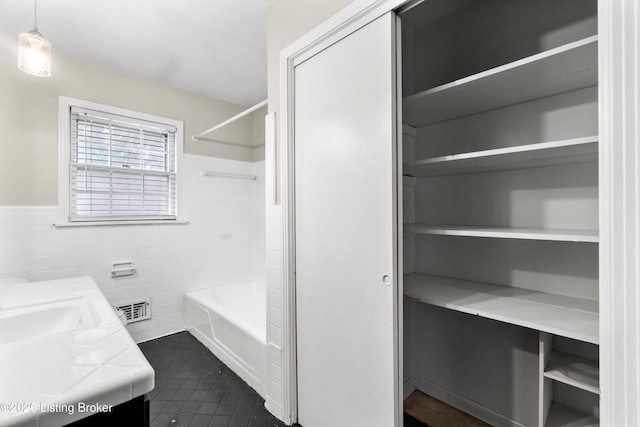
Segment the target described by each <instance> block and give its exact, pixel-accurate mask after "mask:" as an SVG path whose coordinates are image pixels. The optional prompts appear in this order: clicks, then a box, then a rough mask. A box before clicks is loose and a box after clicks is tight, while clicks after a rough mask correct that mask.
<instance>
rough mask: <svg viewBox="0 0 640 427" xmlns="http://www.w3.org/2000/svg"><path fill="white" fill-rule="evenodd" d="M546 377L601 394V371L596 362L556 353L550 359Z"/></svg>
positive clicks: (545, 373)
mask: <svg viewBox="0 0 640 427" xmlns="http://www.w3.org/2000/svg"><path fill="white" fill-rule="evenodd" d="M544 376H545V377H546V378H550V379H552V380H555V381H559V382H561V383H564V384H567V385H570V386H572V387H576V388H580V389H582V390H585V391H588V392H590V393H595V394H600V380H599V377H600V370H599V368H598V362H597V361H595V360H590V359H585V358H584V357H580V356H576V355H574V354H568V353H562V352H558V351H554V352H552V353H551V355H550V357H549V363H548V366H547V367H546V368H545V372H544Z"/></svg>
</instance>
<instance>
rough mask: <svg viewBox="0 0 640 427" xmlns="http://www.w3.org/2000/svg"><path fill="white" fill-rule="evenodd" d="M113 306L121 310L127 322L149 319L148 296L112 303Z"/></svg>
mask: <svg viewBox="0 0 640 427" xmlns="http://www.w3.org/2000/svg"><path fill="white" fill-rule="evenodd" d="M113 308H115V309H116V310H122V311H123V312H124V314H125V316H127V321H128V323H131V322H139V321H141V320H146V319H151V301H150V300H149V298H142V299H137V300H135V301H128V302H122V303H118V304H114V306H113Z"/></svg>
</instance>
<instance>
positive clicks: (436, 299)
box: [403, 273, 598, 344]
mask: <svg viewBox="0 0 640 427" xmlns="http://www.w3.org/2000/svg"><path fill="white" fill-rule="evenodd" d="M403 283H404V295H405V296H406V297H408V298H411V299H415V300H417V301H421V302H424V303H428V304H431V305H435V306H438V307H444V308H448V309H451V310H455V311H460V312H463V313H468V314H473V315H477V316H481V317H485V318H488V319H493V320H498V321H501V322H506V323H511V324H514V325H518V326H523V327H526V328H531V329H536V330H539V331H543V332H548V333H551V334H555V335H559V336H563V337H568V338H572V339H576V340H579V341H585V342H589V343H592V344H597V343H598V302H597V301H591V300H587V299H582V298H575V297H568V296H563V295H556V294H549V293H545V292H538V291H532V290H527V289H519V288H512V287H508V286H498V285H490V284H486V283H480V282H470V281H466V280H459V279H453V278H449V277H441V276H431V275H426V274H419V273H411V274H408V275H406V276H404V282H403Z"/></svg>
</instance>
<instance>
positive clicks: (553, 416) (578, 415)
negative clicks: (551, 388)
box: [545, 402, 600, 427]
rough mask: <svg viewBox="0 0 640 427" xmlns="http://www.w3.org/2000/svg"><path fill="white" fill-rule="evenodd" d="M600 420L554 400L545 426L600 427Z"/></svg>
mask: <svg viewBox="0 0 640 427" xmlns="http://www.w3.org/2000/svg"><path fill="white" fill-rule="evenodd" d="M599 425H600V422H599V421H598V419H597V418H596V417H594V416H591V415H587V414H583V413H582V412H578V411H576V410H575V409H571V408H568V407H566V406H564V405H560V404H559V403H556V402H552V403H551V408H550V410H549V417H547V422H546V423H545V427H598V426H599Z"/></svg>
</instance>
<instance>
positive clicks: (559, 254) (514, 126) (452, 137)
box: [398, 0, 599, 426]
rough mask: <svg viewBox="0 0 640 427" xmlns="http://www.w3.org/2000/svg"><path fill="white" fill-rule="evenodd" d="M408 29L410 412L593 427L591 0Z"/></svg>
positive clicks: (594, 66)
mask: <svg viewBox="0 0 640 427" xmlns="http://www.w3.org/2000/svg"><path fill="white" fill-rule="evenodd" d="M398 15H399V17H400V20H401V27H402V28H401V30H402V31H401V33H402V49H401V56H402V91H403V94H402V96H403V102H402V118H403V132H402V133H403V138H402V154H403V161H402V168H401V169H402V188H403V191H402V198H403V205H402V210H403V233H402V235H403V239H402V241H403V245H402V257H403V263H402V264H403V277H404V280H403V288H404V325H403V333H404V338H403V341H404V342H403V354H404V381H405V382H404V386H405V397H406V396H407V395H408V394H409V393H410V392H411V391H412V390H413V389H415V388H417V389H420V390H422V391H424V392H426V393H427V394H430V395H432V396H434V397H436V398H438V399H440V400H442V401H444V402H446V403H448V404H450V405H452V406H455V407H457V408H459V409H461V410H463V411H465V412H468V413H470V414H471V415H474V416H476V417H478V418H480V419H483V420H485V421H487V422H489V423H490V424H492V425H521V426H587V425H598V407H599V381H598V376H599V374H598V263H599V258H598V257H599V255H598V144H599V141H598V39H597V37H598V36H597V1H596V0H562V1H557V0H429V1H423V2H420V3H413V4H411V5H409V6H406V7H405V8H404V9H403V10H400V11H399V13H398Z"/></svg>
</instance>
